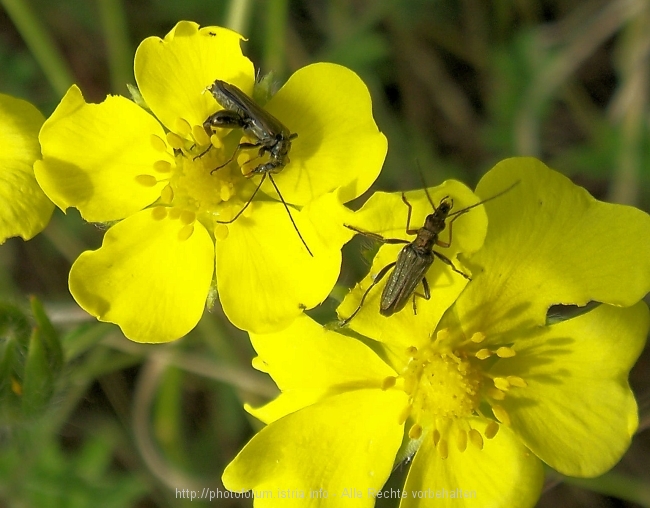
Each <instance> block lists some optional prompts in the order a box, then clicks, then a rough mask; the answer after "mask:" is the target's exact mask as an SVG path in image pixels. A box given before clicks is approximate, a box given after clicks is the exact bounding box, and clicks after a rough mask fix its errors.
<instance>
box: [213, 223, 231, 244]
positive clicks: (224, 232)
mask: <svg viewBox="0 0 650 508" xmlns="http://www.w3.org/2000/svg"><path fill="white" fill-rule="evenodd" d="M228 233H229V231H228V226H226V225H225V224H217V225H216V226H215V228H214V237H215V238H216V239H217V240H218V241H222V240H225V239H226V238H228Z"/></svg>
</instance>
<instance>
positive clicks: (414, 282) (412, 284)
mask: <svg viewBox="0 0 650 508" xmlns="http://www.w3.org/2000/svg"><path fill="white" fill-rule="evenodd" d="M432 263H433V254H430V253H428V254H425V255H423V254H421V253H420V254H418V253H417V252H416V251H415V249H414V248H413V245H411V244H409V245H407V246H406V247H404V248H403V249H402V250H401V251H400V253H399V255H398V256H397V263H396V264H395V268H394V269H393V272H392V273H391V274H390V277H389V278H388V281H387V282H386V286H384V290H383V291H382V293H381V303H380V306H379V312H380V313H381V314H382V315H383V316H392V315H393V314H395V313H396V312H399V311H400V310H402V309H403V308H404V306H405V305H406V302H408V300H409V297H410V296H411V295H412V294H413V292H414V291H415V288H416V287H417V286H418V284H419V283H420V282H421V281H422V278H423V277H424V275H425V274H426V273H427V270H428V269H429V267H430V266H431V264H432Z"/></svg>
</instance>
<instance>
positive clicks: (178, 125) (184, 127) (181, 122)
mask: <svg viewBox="0 0 650 508" xmlns="http://www.w3.org/2000/svg"><path fill="white" fill-rule="evenodd" d="M174 131H176V133H177V134H178V135H179V136H181V137H184V138H187V137H189V135H190V132H192V127H190V124H189V122H188V121H187V120H185V118H177V119H176V121H175V122H174Z"/></svg>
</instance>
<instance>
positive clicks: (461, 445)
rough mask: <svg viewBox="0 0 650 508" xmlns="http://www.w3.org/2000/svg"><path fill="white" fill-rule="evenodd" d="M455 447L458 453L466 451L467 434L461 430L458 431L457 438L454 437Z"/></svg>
mask: <svg viewBox="0 0 650 508" xmlns="http://www.w3.org/2000/svg"><path fill="white" fill-rule="evenodd" d="M456 446H457V447H458V451H460V452H464V451H465V450H466V449H467V432H465V431H464V430H462V429H461V430H459V431H458V436H457V437H456Z"/></svg>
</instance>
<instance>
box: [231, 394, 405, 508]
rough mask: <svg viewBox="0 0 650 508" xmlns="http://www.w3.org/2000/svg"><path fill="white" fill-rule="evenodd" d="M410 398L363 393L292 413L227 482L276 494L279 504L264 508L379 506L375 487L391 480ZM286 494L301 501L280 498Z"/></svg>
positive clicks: (243, 455)
mask: <svg viewBox="0 0 650 508" xmlns="http://www.w3.org/2000/svg"><path fill="white" fill-rule="evenodd" d="M405 399H406V396H405V395H404V393H403V392H397V391H394V390H391V391H387V392H382V391H380V390H358V391H354V392H349V393H345V394H342V395H339V396H336V397H331V398H329V399H327V400H325V401H323V402H321V403H319V404H316V405H313V406H309V407H307V408H305V409H303V410H301V411H298V412H296V413H292V414H290V415H288V416H286V417H285V418H282V419H280V420H278V421H276V422H273V423H272V424H270V425H269V426H268V427H265V428H264V429H262V430H261V431H260V432H259V433H258V434H257V435H256V436H254V437H253V439H251V441H250V442H249V443H248V444H247V445H246V446H245V447H244V449H243V450H242V451H241V452H240V453H239V455H237V457H235V459H234V460H233V461H232V462H231V463H230V464H229V465H228V467H226V470H225V471H224V473H223V477H222V480H223V484H224V486H225V487H226V488H227V489H228V490H231V491H237V492H239V491H246V490H251V489H252V490H254V491H256V492H259V491H267V490H268V491H272V492H273V494H274V495H273V498H265V499H262V498H258V499H256V500H255V506H256V507H257V508H260V507H269V508H270V507H273V508H276V507H277V508H280V507H285V506H288V507H290V506H295V507H304V506H309V507H312V508H316V507H322V508H325V507H328V506H338V505H341V506H346V507H347V506H350V507H355V508H372V507H373V506H374V499H373V498H372V497H369V496H368V489H372V490H373V491H377V490H379V488H380V487H381V486H382V485H383V484H384V483H385V481H386V479H387V478H388V476H389V474H390V471H391V467H392V465H393V460H394V458H395V454H396V452H397V449H398V448H399V445H400V442H401V440H402V432H403V425H398V424H397V417H398V414H399V412H400V410H401V409H402V407H403V404H404V403H405ZM279 490H282V491H285V492H288V493H291V492H293V494H294V495H293V497H291V498H280V494H279ZM323 492H325V495H327V497H324V496H323V494H322V493H323ZM318 493H320V494H318ZM301 495H302V497H299V496H301Z"/></svg>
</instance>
